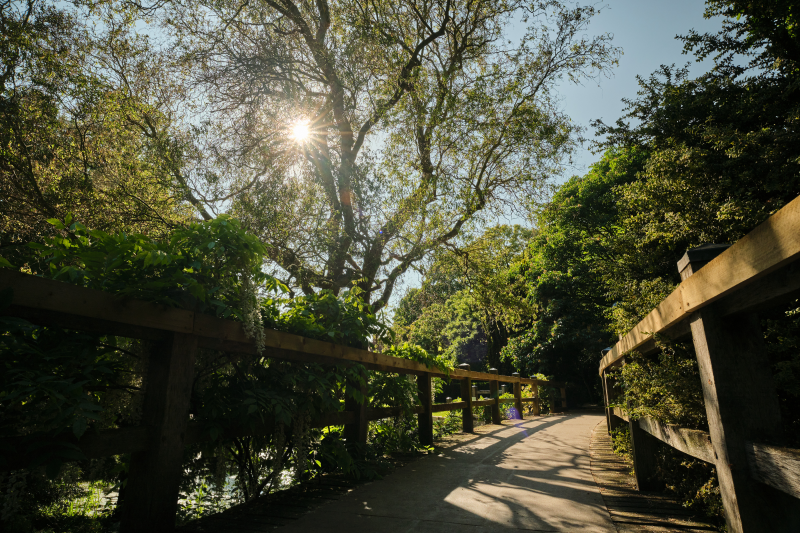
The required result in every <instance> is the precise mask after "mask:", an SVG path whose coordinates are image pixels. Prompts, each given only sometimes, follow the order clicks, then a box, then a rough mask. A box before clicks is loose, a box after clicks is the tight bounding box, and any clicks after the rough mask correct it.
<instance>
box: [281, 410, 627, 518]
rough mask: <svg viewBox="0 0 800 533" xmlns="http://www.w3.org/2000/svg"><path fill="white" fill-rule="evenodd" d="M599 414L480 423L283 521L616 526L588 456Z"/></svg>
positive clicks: (600, 417)
mask: <svg viewBox="0 0 800 533" xmlns="http://www.w3.org/2000/svg"><path fill="white" fill-rule="evenodd" d="M601 420H603V414H602V413H601V412H599V413H580V412H577V413H576V412H573V413H569V414H565V415H554V416H548V417H537V418H535V419H531V420H525V421H515V422H516V423H512V421H507V422H504V423H503V425H502V426H492V425H489V426H483V427H479V428H476V430H475V433H476V434H475V435H457V436H454V437H453V438H451V439H449V440H447V441H445V442H443V443H437V453H436V454H433V455H429V456H426V457H423V458H421V459H419V460H418V461H414V462H412V463H410V464H408V465H406V466H405V467H403V468H399V469H398V470H397V471H395V472H394V473H392V474H390V475H389V476H387V477H386V478H385V479H382V480H379V481H375V482H372V483H368V484H365V485H361V486H359V487H357V488H356V489H355V490H353V491H352V492H350V493H348V494H346V495H345V496H343V497H342V498H341V499H339V500H338V501H336V502H332V503H330V504H327V505H322V506H321V507H319V508H317V509H316V510H314V511H312V512H310V513H308V514H305V515H304V516H302V517H301V518H299V519H298V520H296V521H294V522H293V523H291V524H289V525H287V526H284V527H282V528H280V531H281V533H299V532H303V533H307V532H331V533H337V532H342V533H345V532H346V533H354V532H364V533H367V532H369V533H373V532H374V533H395V532H397V533H399V532H409V533H410V532H414V533H427V532H437V533H438V532H450V531H456V530H457V531H459V532H471V533H472V532H474V533H478V532H480V533H493V532H499V531H504V532H505V531H581V532H583V531H586V532H595V531H597V532H600V531H602V532H606V531H608V532H615V531H616V529H615V527H614V524H613V523H612V521H611V517H610V515H609V513H608V511H607V509H606V506H605V505H604V503H603V499H602V497H601V495H600V491H599V489H598V487H597V485H596V484H595V482H594V480H593V478H592V473H591V470H590V464H589V463H590V458H589V443H590V438H591V434H592V429H593V428H594V427H595V426H596V425H597V424H598V422H600V421H601Z"/></svg>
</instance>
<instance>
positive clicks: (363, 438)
mask: <svg viewBox="0 0 800 533" xmlns="http://www.w3.org/2000/svg"><path fill="white" fill-rule="evenodd" d="M360 377H361V379H357V378H354V379H348V380H347V384H346V385H345V387H346V391H345V398H344V409H345V411H352V412H354V413H355V414H356V420H355V422H353V423H352V424H345V425H344V438H345V441H347V442H348V443H358V444H366V443H367V430H368V429H369V421H368V420H367V404H368V403H369V402H368V401H367V393H368V389H367V376H366V375H362V376H360ZM353 391H357V392H358V393H360V394H358V395H359V396H361V399H362V401H360V402H359V401H358V400H357V399H356V398H354V397H353V395H352V394H351V392H353Z"/></svg>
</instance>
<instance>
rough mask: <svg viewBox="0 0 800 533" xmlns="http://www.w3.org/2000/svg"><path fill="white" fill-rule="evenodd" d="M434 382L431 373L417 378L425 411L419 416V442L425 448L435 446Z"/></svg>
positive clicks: (420, 398) (421, 402)
mask: <svg viewBox="0 0 800 533" xmlns="http://www.w3.org/2000/svg"><path fill="white" fill-rule="evenodd" d="M432 387H433V382H432V380H431V374H430V372H425V373H424V374H422V375H421V376H417V388H418V389H419V400H420V404H421V405H422V408H423V409H425V411H423V412H422V413H419V414H418V415H417V422H418V424H419V442H420V444H422V445H423V446H430V445H432V444H433V411H432V410H431V409H432V407H431V406H432V405H433V390H432Z"/></svg>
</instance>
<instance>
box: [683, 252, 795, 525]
mask: <svg viewBox="0 0 800 533" xmlns="http://www.w3.org/2000/svg"><path fill="white" fill-rule="evenodd" d="M690 252H691V251H690ZM690 252H687V255H686V256H684V258H683V259H681V262H679V266H681V278H682V279H686V278H688V277H689V276H691V275H692V274H693V273H694V272H696V268H693V266H694V265H692V257H691V254H690ZM689 324H690V326H691V331H692V340H693V341H694V346H695V352H696V357H697V363H698V366H699V370H700V378H701V380H702V386H703V397H704V401H705V406H706V416H707V418H708V426H709V432H710V434H711V442H712V444H713V448H714V454H715V457H716V468H717V476H718V478H719V485H720V492H721V494H722V503H723V507H724V509H725V520H726V522H727V524H728V531H730V532H731V533H743V532H746V533H751V532H768V531H769V532H783V531H798V530H800V505H798V504H797V500H795V499H793V498H791V496H788V495H786V494H784V493H782V492H780V491H778V490H775V489H773V488H771V487H768V486H766V485H762V484H760V483H758V482H757V481H755V480H754V479H752V478H751V477H750V474H749V471H748V464H747V453H746V447H745V443H746V442H747V441H758V440H760V441H762V442H764V441H766V442H770V441H772V442H775V441H780V438H781V416H780V407H779V404H778V397H777V395H776V393H775V386H774V383H773V379H772V371H771V367H770V364H769V360H768V358H767V350H766V347H765V345H764V335H763V332H762V331H761V325H760V322H759V320H758V317H757V316H755V315H745V316H731V317H727V318H725V319H723V318H722V317H721V316H720V314H719V313H718V312H717V310H716V304H711V305H709V306H707V307H704V308H703V309H701V310H700V311H698V312H697V313H695V314H694V315H692V316H691V317H690V318H689Z"/></svg>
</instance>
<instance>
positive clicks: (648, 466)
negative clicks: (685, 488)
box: [615, 417, 660, 491]
mask: <svg viewBox="0 0 800 533" xmlns="http://www.w3.org/2000/svg"><path fill="white" fill-rule="evenodd" d="M615 418H616V417H615ZM628 427H629V428H630V432H631V448H632V449H631V455H632V456H633V472H634V475H635V477H636V488H637V489H638V490H640V491H647V490H658V489H659V488H660V487H659V483H658V482H657V480H656V479H655V475H656V452H657V445H658V439H656V438H655V437H653V436H652V435H650V434H648V433H647V432H646V431H644V430H643V429H642V428H641V427H639V421H638V420H630V421H629V422H628Z"/></svg>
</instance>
